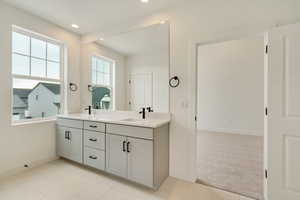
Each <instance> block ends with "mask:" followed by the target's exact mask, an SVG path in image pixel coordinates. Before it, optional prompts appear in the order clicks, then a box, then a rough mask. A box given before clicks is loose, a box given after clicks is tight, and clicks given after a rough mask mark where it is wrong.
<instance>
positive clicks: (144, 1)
mask: <svg viewBox="0 0 300 200" xmlns="http://www.w3.org/2000/svg"><path fill="white" fill-rule="evenodd" d="M141 2H142V3H148V2H149V0H141Z"/></svg>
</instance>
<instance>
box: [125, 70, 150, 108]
mask: <svg viewBox="0 0 300 200" xmlns="http://www.w3.org/2000/svg"><path fill="white" fill-rule="evenodd" d="M152 102H153V76H152V73H141V74H132V75H131V76H130V107H131V110H134V111H138V110H140V109H141V108H142V107H152V106H153V105H152V104H153V103H152Z"/></svg>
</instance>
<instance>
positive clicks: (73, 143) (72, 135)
mask: <svg viewBox="0 0 300 200" xmlns="http://www.w3.org/2000/svg"><path fill="white" fill-rule="evenodd" d="M68 131H69V137H68V138H69V142H70V149H69V151H70V155H69V157H68V158H69V159H70V160H73V161H75V162H79V163H83V159H82V157H83V156H82V130H81V129H75V128H69V129H68Z"/></svg>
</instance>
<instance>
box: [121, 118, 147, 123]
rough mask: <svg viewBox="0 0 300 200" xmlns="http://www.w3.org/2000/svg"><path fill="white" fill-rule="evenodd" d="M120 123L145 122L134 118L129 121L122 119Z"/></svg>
mask: <svg viewBox="0 0 300 200" xmlns="http://www.w3.org/2000/svg"><path fill="white" fill-rule="evenodd" d="M120 121H124V122H143V121H145V120H144V119H134V118H128V119H122V120H120Z"/></svg>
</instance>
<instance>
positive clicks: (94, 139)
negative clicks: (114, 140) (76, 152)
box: [89, 138, 97, 142]
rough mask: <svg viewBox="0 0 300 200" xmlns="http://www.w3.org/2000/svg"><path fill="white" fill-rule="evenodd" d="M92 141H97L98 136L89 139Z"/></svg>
mask: <svg viewBox="0 0 300 200" xmlns="http://www.w3.org/2000/svg"><path fill="white" fill-rule="evenodd" d="M89 140H90V141H91V142H97V139H96V138H90V139H89Z"/></svg>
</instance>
